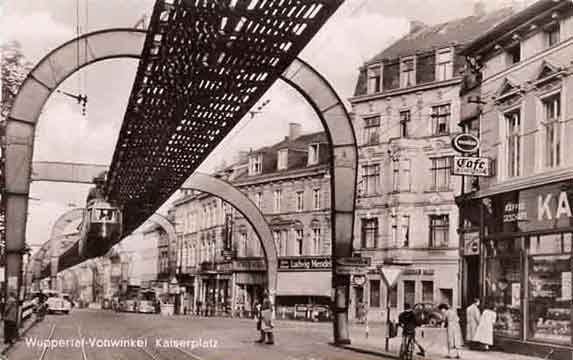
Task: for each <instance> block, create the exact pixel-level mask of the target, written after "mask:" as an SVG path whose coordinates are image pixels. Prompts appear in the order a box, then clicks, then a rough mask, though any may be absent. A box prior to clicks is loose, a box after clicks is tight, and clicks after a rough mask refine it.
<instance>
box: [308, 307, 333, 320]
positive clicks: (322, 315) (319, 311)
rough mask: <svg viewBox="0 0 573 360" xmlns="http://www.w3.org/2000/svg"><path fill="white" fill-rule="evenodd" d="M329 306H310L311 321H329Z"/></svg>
mask: <svg viewBox="0 0 573 360" xmlns="http://www.w3.org/2000/svg"><path fill="white" fill-rule="evenodd" d="M330 319H331V316H330V308H329V307H328V306H326V305H314V306H313V307H312V321H330Z"/></svg>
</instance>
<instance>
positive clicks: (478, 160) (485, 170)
mask: <svg viewBox="0 0 573 360" xmlns="http://www.w3.org/2000/svg"><path fill="white" fill-rule="evenodd" d="M491 164H492V161H491V159H490V158H487V157H477V156H454V162H453V165H452V175H462V176H485V177H488V176H491V175H492V171H491V170H492V166H491Z"/></svg>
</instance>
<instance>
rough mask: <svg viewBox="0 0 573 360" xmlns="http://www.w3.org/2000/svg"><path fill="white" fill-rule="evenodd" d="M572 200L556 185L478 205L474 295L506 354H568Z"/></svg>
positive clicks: (572, 193)
mask: <svg viewBox="0 0 573 360" xmlns="http://www.w3.org/2000/svg"><path fill="white" fill-rule="evenodd" d="M572 200H573V181H564V182H558V183H552V184H548V185H543V186H538V187H535V188H529V189H524V190H519V191H512V192H507V193H503V194H498V195H494V196H490V197H486V198H483V199H482V201H481V202H480V204H481V206H482V207H483V208H482V210H481V211H482V216H483V220H484V226H483V228H482V229H481V230H482V233H481V234H482V241H481V245H480V252H481V253H480V263H481V265H480V270H481V277H482V279H483V281H481V289H480V293H481V298H482V301H483V303H484V305H486V306H492V307H493V309H494V310H495V311H496V313H497V321H496V323H495V325H494V336H495V342H496V344H498V345H501V346H502V347H503V348H506V349H507V350H509V351H516V352H527V353H529V354H536V355H538V356H540V357H543V356H546V355H547V354H548V353H549V352H551V351H553V355H552V359H553V358H555V359H571V357H572V355H573V346H572V345H573V337H572V333H571V322H572V316H573V312H572V311H571V310H572V290H571V268H572V257H571V251H572V242H573V215H572V209H571V206H570V205H571V203H572ZM468 285H469V284H467V283H466V284H465V286H466V287H467V286H468Z"/></svg>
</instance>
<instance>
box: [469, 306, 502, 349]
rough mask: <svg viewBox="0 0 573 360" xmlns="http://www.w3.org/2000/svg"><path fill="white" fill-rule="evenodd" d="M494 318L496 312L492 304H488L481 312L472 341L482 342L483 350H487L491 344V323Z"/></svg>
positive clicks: (495, 317) (493, 321)
mask: <svg viewBox="0 0 573 360" xmlns="http://www.w3.org/2000/svg"><path fill="white" fill-rule="evenodd" d="M496 319H497V314H496V313H495V311H494V310H493V305H492V304H488V305H487V306H486V308H485V310H484V311H483V313H482V314H481V317H480V319H479V324H478V327H477V329H476V333H475V336H474V341H476V342H479V343H481V344H483V346H484V348H485V350H489V349H490V347H491V346H493V324H494V323H495V320H496Z"/></svg>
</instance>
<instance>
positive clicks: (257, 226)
mask: <svg viewBox="0 0 573 360" xmlns="http://www.w3.org/2000/svg"><path fill="white" fill-rule="evenodd" d="M184 187H185V188H187V189H193V190H198V191H201V192H204V193H207V194H210V195H213V196H215V197H218V198H220V199H222V200H224V201H226V202H227V203H229V204H231V205H232V206H233V207H234V208H235V209H237V211H238V212H240V213H241V214H242V215H243V216H244V217H245V219H246V220H247V221H248V222H249V224H250V225H251V226H252V227H253V230H254V231H255V233H256V234H257V236H258V237H259V241H260V242H261V245H262V246H261V247H262V248H263V252H264V253H265V261H266V264H267V288H268V290H269V295H270V297H271V302H272V303H273V304H274V303H275V301H274V300H275V295H276V290H277V271H278V256H277V250H276V246H275V242H274V241H273V236H272V233H271V228H270V227H269V224H268V223H267V220H266V219H265V217H264V215H263V214H262V213H261V210H259V208H258V207H256V206H255V204H253V202H252V201H251V199H249V198H248V197H247V196H246V195H245V194H243V192H242V191H240V190H239V189H237V188H236V187H235V186H233V185H232V184H230V183H228V182H227V181H224V180H222V179H219V178H216V177H214V176H211V175H208V174H202V173H199V172H195V173H193V175H191V176H190V177H189V178H188V179H187V180H186V181H185V184H184Z"/></svg>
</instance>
